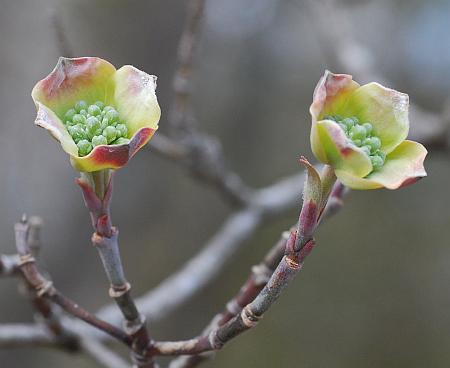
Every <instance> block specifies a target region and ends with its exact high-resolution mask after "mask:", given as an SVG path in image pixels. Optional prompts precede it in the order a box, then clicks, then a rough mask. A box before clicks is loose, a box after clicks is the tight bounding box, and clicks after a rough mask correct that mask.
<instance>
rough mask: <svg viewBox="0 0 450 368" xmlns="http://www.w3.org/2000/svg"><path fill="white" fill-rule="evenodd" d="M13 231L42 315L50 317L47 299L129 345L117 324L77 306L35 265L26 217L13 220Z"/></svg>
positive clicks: (56, 327) (55, 327) (21, 265)
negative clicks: (28, 239)
mask: <svg viewBox="0 0 450 368" xmlns="http://www.w3.org/2000/svg"><path fill="white" fill-rule="evenodd" d="M15 232H16V247H17V251H18V253H19V258H20V261H19V268H20V270H21V272H22V274H23V277H24V279H25V280H26V282H27V284H28V285H29V287H30V288H31V289H33V290H34V291H35V292H36V299H35V300H34V304H35V306H36V307H37V308H38V309H39V311H40V312H41V313H42V315H43V316H44V317H46V318H50V317H51V314H52V309H51V306H50V305H49V304H48V303H47V301H51V302H53V303H55V304H57V305H59V306H60V307H61V308H62V309H63V310H65V311H66V312H67V313H69V314H70V315H72V316H74V317H76V318H78V319H81V320H83V321H85V322H87V323H88V324H90V325H92V326H94V327H96V328H98V329H100V330H102V331H104V332H105V333H107V334H109V335H111V336H113V337H115V338H116V339H118V340H120V341H122V342H123V343H125V344H126V345H130V340H129V337H128V335H127V334H126V333H124V332H123V331H122V330H120V329H118V328H117V327H115V326H113V325H111V324H109V323H107V322H105V321H102V320H100V319H99V318H97V317H95V316H94V315H92V314H90V313H89V312H88V311H86V310H85V309H83V308H81V307H80V306H79V305H78V304H77V303H75V302H74V301H72V300H70V299H69V298H67V297H65V296H64V295H63V294H61V293H60V292H59V291H58V290H57V289H56V288H55V287H54V286H53V283H52V282H51V281H49V280H47V279H46V278H45V277H44V276H43V275H42V274H41V273H40V272H39V270H38V268H37V265H36V260H35V258H34V256H33V255H32V253H31V249H30V246H29V244H28V243H27V238H28V232H29V224H28V223H27V221H26V218H23V219H22V221H21V222H19V223H17V224H16V226H15ZM61 329H62V327H61V326H60V325H53V331H54V332H55V333H59V332H61V331H62V330H61Z"/></svg>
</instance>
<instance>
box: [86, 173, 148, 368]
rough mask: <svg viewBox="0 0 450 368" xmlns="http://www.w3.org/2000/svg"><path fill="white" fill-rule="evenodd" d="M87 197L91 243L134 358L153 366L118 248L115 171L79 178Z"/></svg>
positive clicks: (142, 364)
mask: <svg viewBox="0 0 450 368" xmlns="http://www.w3.org/2000/svg"><path fill="white" fill-rule="evenodd" d="M78 184H79V185H80V187H81V189H82V192H83V197H84V201H85V203H86V206H87V208H88V209H89V212H90V214H91V219H92V225H93V227H94V230H95V232H94V234H93V235H92V244H93V245H94V246H95V248H96V249H97V251H98V253H99V256H100V258H101V260H102V263H103V268H104V269H105V272H106V275H107V277H108V280H109V282H110V285H111V287H110V290H109V295H110V297H111V298H113V299H114V301H115V302H116V304H117V306H118V307H119V309H120V311H121V312H122V315H123V317H124V318H125V322H124V328H125V332H126V333H127V335H128V336H129V337H130V339H131V348H132V351H133V354H132V359H133V361H134V363H135V365H136V366H137V367H139V368H153V367H155V362H154V361H153V358H152V357H151V356H147V350H148V349H151V348H152V344H153V342H152V340H151V338H150V336H149V333H148V330H147V326H146V322H145V317H144V316H143V315H142V314H140V313H139V311H138V309H137V307H136V304H135V302H134V300H133V298H132V297H131V293H130V289H131V285H130V283H129V282H128V281H127V280H126V278H125V274H124V271H123V267H122V260H121V257H120V252H119V242H118V236H119V231H118V230H117V228H115V227H114V226H112V224H111V215H110V204H111V199H112V188H113V175H112V174H111V173H110V171H109V170H103V171H99V172H95V173H90V174H84V175H83V177H82V178H81V179H79V180H78Z"/></svg>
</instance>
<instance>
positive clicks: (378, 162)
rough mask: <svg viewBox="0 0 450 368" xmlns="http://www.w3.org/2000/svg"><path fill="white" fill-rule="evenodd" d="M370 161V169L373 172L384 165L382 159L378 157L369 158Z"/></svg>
mask: <svg viewBox="0 0 450 368" xmlns="http://www.w3.org/2000/svg"><path fill="white" fill-rule="evenodd" d="M370 161H371V162H372V167H373V169H374V170H377V169H379V168H380V167H382V166H383V165H384V160H383V158H382V157H380V156H378V155H374V156H370Z"/></svg>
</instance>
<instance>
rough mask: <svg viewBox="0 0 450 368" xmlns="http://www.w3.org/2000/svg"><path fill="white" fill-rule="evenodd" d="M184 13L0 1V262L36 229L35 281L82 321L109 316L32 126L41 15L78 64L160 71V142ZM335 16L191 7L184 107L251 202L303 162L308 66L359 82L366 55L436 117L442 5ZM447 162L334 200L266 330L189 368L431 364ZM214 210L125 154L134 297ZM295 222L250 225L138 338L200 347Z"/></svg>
mask: <svg viewBox="0 0 450 368" xmlns="http://www.w3.org/2000/svg"><path fill="white" fill-rule="evenodd" d="M185 5H186V2H185V1H175V0H151V1H143V0H142V1H138V0H129V1H119V0H95V1H94V0H70V1H69V0H61V1H56V0H36V1H32V0H15V1H7V0H0V6H1V8H0V9H1V10H0V111H1V114H2V118H1V119H0V173H1V174H0V211H1V212H0V233H1V234H2V239H1V242H0V252H1V253H7V254H8V253H13V252H14V243H13V240H14V233H13V224H14V223H15V222H16V221H17V220H19V219H20V216H21V214H22V213H24V212H26V213H28V214H31V215H39V216H41V217H42V218H43V219H44V222H45V227H44V230H43V241H44V248H43V254H42V257H43V262H44V263H45V267H46V269H47V270H48V271H49V272H50V274H51V275H52V278H53V279H54V281H55V283H56V285H57V286H58V288H59V289H61V290H62V291H63V292H64V293H65V294H66V295H68V296H69V297H71V298H73V299H75V300H76V301H77V302H79V303H80V304H81V305H83V306H84V307H86V308H88V309H89V310H92V311H95V310H96V309H98V308H100V307H101V306H103V305H104V304H105V303H108V302H109V300H108V295H107V282H106V279H105V276H104V273H103V270H102V268H101V265H100V261H99V260H98V257H97V254H96V252H95V250H94V249H93V248H92V246H91V244H90V236H91V233H92V230H91V226H90V222H89V216H88V214H87V210H86V208H85V207H84V204H83V202H82V199H81V193H80V190H79V188H78V187H77V186H76V185H75V184H74V179H75V178H76V173H75V172H74V171H73V169H72V168H71V166H70V164H69V160H68V157H67V156H66V155H65V154H64V153H63V151H62V150H61V148H60V146H59V145H58V144H57V142H55V141H54V140H52V139H50V137H49V135H48V134H47V133H46V132H45V131H44V130H41V129H39V128H37V127H34V125H33V121H34V118H35V109H34V105H33V102H32V100H31V97H30V91H31V89H32V87H33V86H34V84H35V83H36V81H38V80H40V79H42V78H43V77H45V76H46V75H47V74H48V73H49V72H50V71H51V70H52V68H53V67H54V65H55V64H56V61H57V58H58V56H60V53H61V48H60V47H59V46H58V41H57V34H56V33H57V32H55V27H54V21H53V20H52V19H53V18H52V17H53V16H54V14H57V17H58V20H59V21H60V23H61V24H62V25H63V28H64V30H65V33H66V37H67V39H68V42H69V43H70V47H71V49H72V50H73V52H74V53H75V55H77V56H100V57H102V58H105V59H107V60H109V61H111V62H112V63H113V64H114V65H116V66H117V67H119V66H121V65H124V64H133V65H135V66H136V67H138V68H140V69H142V70H145V71H147V72H149V73H151V74H155V75H157V76H158V90H157V94H158V99H159V102H160V105H161V108H162V111H163V115H162V119H161V123H160V129H161V132H166V131H167V126H166V118H167V111H168V109H169V106H170V103H171V100H172V98H173V91H172V78H173V73H174V71H175V68H176V50H177V45H178V40H179V37H180V34H181V32H182V29H183V25H184V22H185V13H186V7H185ZM337 9H338V11H337V12H334V11H330V10H329V9H328V8H326V7H322V8H320V7H319V8H317V7H315V6H314V5H311V2H308V1H302V0H286V1H280V0H227V1H224V0H208V1H207V6H206V12H205V19H204V24H203V29H202V33H201V37H200V40H199V45H198V48H197V51H196V54H195V70H194V76H193V88H194V90H193V106H194V109H195V112H196V115H197V117H198V120H199V126H200V128H201V129H202V130H203V131H205V132H207V133H210V134H214V135H216V136H217V137H219V138H220V140H221V142H222V144H223V148H224V151H225V154H226V158H227V163H228V165H229V167H230V168H231V169H233V170H235V171H236V172H237V173H239V175H241V177H242V178H243V179H244V180H245V181H246V182H247V183H248V184H249V185H251V186H252V187H255V188H258V187H263V186H265V185H268V184H270V183H272V182H275V181H276V180H278V179H280V178H281V177H283V176H288V175H290V174H294V173H296V172H298V171H299V170H300V168H299V165H298V164H297V158H298V156H299V155H300V154H303V155H306V156H307V157H309V158H311V159H312V158H313V156H312V153H311V151H310V148H309V126H310V117H309V113H308V108H309V104H310V102H311V96H312V91H313V89H314V87H315V84H316V82H317V80H318V79H319V77H320V76H321V74H322V73H323V71H324V69H325V68H329V69H330V70H332V71H335V72H346V73H350V74H354V77H355V79H356V80H358V81H360V82H362V83H365V82H368V81H369V80H368V79H367V78H368V75H358V73H359V72H360V70H362V69H361V68H359V69H358V70H356V69H357V68H356V67H357V66H358V62H359V61H360V60H363V61H364V62H365V63H366V64H367V65H371V68H372V70H375V71H376V73H377V74H378V75H380V76H382V78H384V79H383V81H387V82H386V83H387V84H388V86H390V87H394V88H396V89H398V90H400V91H403V92H407V93H409V95H410V99H411V101H412V102H413V103H415V104H416V105H418V106H421V107H423V108H424V109H426V110H427V111H429V112H431V113H432V114H433V116H441V113H442V112H443V109H444V106H445V104H446V101H447V98H448V95H449V92H450V84H449V78H448V72H449V70H450V41H449V40H450V25H449V23H448V17H449V14H450V1H448V0H430V1H427V2H423V1H419V0H409V1H404V0H396V1H388V0H380V1H378V0H377V1H374V0H370V1H337ZM342 14H345V18H343V17H342ZM327 25H328V27H329V28H330V29H326V28H327ZM324 27H325V28H324ZM341 27H346V28H345V29H346V31H347V32H350V33H351V34H352V37H354V38H355V39H356V40H357V42H358V43H359V44H360V45H363V49H361V50H356V51H355V50H353V49H351V48H349V49H348V50H346V51H345V53H344V58H345V57H347V59H348V64H346V65H342V61H341V62H336V60H333V58H332V57H330V50H328V49H327V48H328V47H329V45H328V44H327V43H326V42H324V40H323V38H321V37H322V36H321V35H320V33H321V32H322V31H324V29H326V31H328V32H329V31H331V32H332V33H333V34H339V32H338V31H339V30H340V29H341ZM349 27H350V28H349ZM355 63H356V64H355ZM354 64H355V65H356V67H355V69H353V65H354ZM337 68H339V69H337ZM342 68H345V70H341V69H342ZM414 123H415V124H417V125H419V126H427V124H428V123H429V122H428V120H427V119H423V121H415V122H414ZM449 163H450V157H449V153H448V151H445V150H443V149H434V148H430V153H429V156H428V159H427V161H426V168H427V171H428V174H429V177H428V178H426V179H424V180H422V181H420V182H419V183H417V184H416V185H413V186H410V187H407V188H404V189H401V190H399V191H395V192H392V191H386V190H379V191H369V192H356V191H355V192H352V193H350V195H348V196H347V197H346V198H345V207H344V209H343V210H342V211H341V212H340V213H339V214H338V215H337V216H335V217H333V218H332V219H331V220H330V221H329V222H327V223H325V224H324V226H322V227H321V228H320V229H319V231H318V234H317V237H316V238H317V241H318V244H319V246H318V247H317V248H316V249H315V250H314V252H313V254H312V255H311V256H310V257H309V258H308V260H307V262H306V265H305V268H304V270H303V271H302V272H301V274H300V275H299V277H298V278H297V279H296V280H295V281H294V282H293V283H292V284H291V285H290V287H289V288H288V289H287V290H286V292H285V293H284V295H283V296H282V298H281V299H280V300H279V302H278V303H276V304H275V305H274V306H273V308H272V309H271V310H270V311H269V313H267V314H266V316H265V317H264V320H263V322H262V323H261V324H260V325H259V326H258V327H257V328H255V329H253V330H252V331H250V332H248V333H246V334H244V335H242V336H240V337H239V338H237V339H235V340H233V341H232V342H230V343H229V344H228V345H227V346H226V347H225V348H224V349H223V350H222V351H221V352H220V353H219V354H217V356H216V358H215V359H214V360H213V361H209V362H207V363H205V364H204V367H215V368H224V367H283V368H284V367H286V368H290V367H308V368H319V367H347V368H348V367H359V368H363V367H384V368H390V367H392V368H394V367H395V368H401V367H408V368H415V367H433V368H438V367H448V366H449V365H450V349H449V347H450V312H449V311H450V293H449V290H448V286H449V284H450V267H449V265H450V244H449V241H448V239H450V226H449V224H450V211H449V205H450V199H449V196H448V188H449V186H448V183H449V181H450V169H449ZM299 185H300V183H299ZM231 211H232V209H231V207H230V206H229V205H228V204H227V203H226V202H225V201H224V200H223V198H222V197H221V196H219V195H218V193H217V192H216V191H214V190H213V189H211V188H210V187H209V186H207V185H204V184H202V183H199V182H198V181H196V180H195V179H193V178H192V177H191V176H190V175H189V174H188V172H187V171H186V170H185V169H183V168H181V167H180V166H179V165H177V164H176V163H174V162H171V161H168V160H166V159H163V158H161V157H159V156H157V155H156V154H154V153H153V152H152V151H151V150H142V151H141V152H140V153H139V154H138V155H137V156H136V157H135V158H134V159H133V160H132V161H131V162H130V163H129V164H128V165H127V166H126V167H125V168H124V169H122V170H120V171H119V172H118V174H117V176H116V183H115V193H114V202H113V222H114V223H115V224H117V225H118V226H119V227H120V231H121V247H122V254H123V260H124V264H125V269H126V273H127V277H128V278H129V280H130V281H131V282H132V284H133V287H134V295H139V294H142V293H143V292H145V291H147V290H149V289H150V288H152V287H154V286H156V285H157V284H158V282H160V281H161V280H163V279H164V278H165V277H167V276H169V275H170V274H171V273H172V272H174V271H175V270H177V269H178V268H179V267H181V266H182V265H183V264H184V262H185V261H186V260H187V259H188V258H189V257H191V256H193V255H194V254H195V253H196V252H197V251H198V250H200V249H201V247H202V245H203V244H204V243H205V242H206V241H207V240H208V239H209V238H210V237H211V236H212V235H213V234H214V233H215V231H216V230H217V229H218V228H220V225H221V223H222V222H223V221H224V219H226V217H227V215H228V214H230V213H231ZM297 212H298V211H297V210H293V211H290V212H288V213H285V214H284V215H283V216H280V217H278V218H276V219H274V220H271V221H270V222H267V223H265V224H264V226H263V227H262V228H260V229H259V230H258V231H257V232H256V234H255V235H254V236H253V237H252V238H251V239H250V240H248V241H246V242H245V244H244V245H243V247H241V249H240V251H239V252H238V253H237V255H236V256H235V257H234V258H233V259H232V260H231V262H228V263H227V266H226V267H225V269H224V271H223V272H222V273H221V276H220V277H219V278H217V279H216V280H215V281H214V283H212V284H211V285H210V286H208V287H206V288H205V289H204V290H202V291H201V292H200V294H199V295H198V296H197V297H196V298H195V299H194V300H192V301H190V302H189V303H188V304H187V305H185V306H183V307H182V308H181V309H179V310H177V311H176V313H174V314H172V315H171V316H170V318H166V319H164V320H162V321H160V322H158V323H157V324H154V325H153V326H152V330H153V335H154V336H155V338H157V339H176V338H188V337H190V336H193V335H195V334H197V333H198V332H199V331H200V330H201V329H202V327H203V326H204V325H205V324H206V323H207V322H208V321H209V320H210V319H211V317H212V316H213V315H214V314H215V313H216V312H217V311H219V310H220V309H221V308H222V307H223V305H224V303H225V302H226V301H227V300H228V299H229V297H230V296H231V295H233V294H234V293H235V292H236V291H237V290H238V288H239V287H240V285H241V284H242V282H243V281H244V279H245V278H246V277H247V274H248V272H249V269H250V267H251V265H253V264H255V263H257V262H259V260H260V258H261V257H262V256H263V255H264V254H265V252H266V251H267V250H268V249H269V248H270V247H271V245H272V244H273V243H274V242H275V241H276V240H277V239H278V238H279V236H280V233H281V232H282V231H283V230H285V229H287V228H288V227H289V226H290V225H291V224H293V223H294V222H295V219H296V216H297ZM186 234H187V235H186ZM80 270H81V272H80ZM0 293H1V294H0V295H1V297H0V298H1V299H0V300H1V303H0V322H25V321H32V310H31V308H30V306H29V303H28V302H27V300H26V299H25V298H24V297H23V296H20V295H19V294H18V293H17V280H15V279H1V280H0ZM0 362H1V363H0V366H2V367H11V368H25V367H33V368H41V367H42V368H43V367H65V368H75V367H77V368H91V367H92V368H93V367H96V365H95V364H94V363H93V362H92V360H91V359H89V358H87V357H85V356H83V355H72V356H71V355H69V354H67V353H63V352H60V351H57V350H54V349H38V348H26V349H11V350H3V351H0Z"/></svg>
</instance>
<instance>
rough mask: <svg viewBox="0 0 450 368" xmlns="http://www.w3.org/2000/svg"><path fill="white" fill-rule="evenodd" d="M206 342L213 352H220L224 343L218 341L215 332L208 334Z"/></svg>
mask: <svg viewBox="0 0 450 368" xmlns="http://www.w3.org/2000/svg"><path fill="white" fill-rule="evenodd" d="M208 342H209V345H211V347H212V348H213V349H214V350H220V349H221V348H222V346H223V345H224V343H223V342H222V341H221V340H220V339H219V336H217V330H213V331H211V332H210V333H209V335H208Z"/></svg>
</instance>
